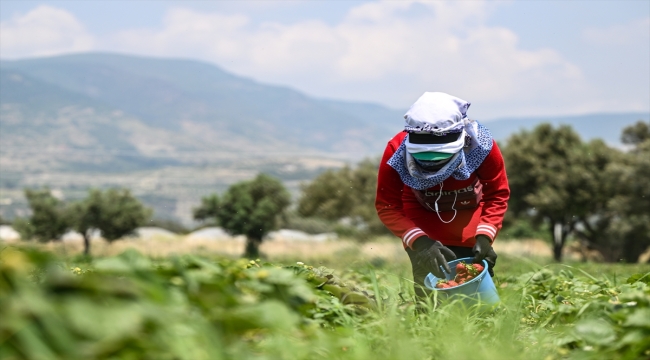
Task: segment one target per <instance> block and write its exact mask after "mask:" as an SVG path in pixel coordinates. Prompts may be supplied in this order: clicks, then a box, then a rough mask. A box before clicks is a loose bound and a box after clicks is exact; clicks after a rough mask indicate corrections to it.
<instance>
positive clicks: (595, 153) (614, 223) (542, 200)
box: [503, 124, 650, 262]
mask: <svg viewBox="0 0 650 360" xmlns="http://www.w3.org/2000/svg"><path fill="white" fill-rule="evenodd" d="M639 129H640V130H639ZM644 129H645V128H644V126H637V127H634V128H630V129H628V130H626V131H627V132H626V134H627V135H625V136H624V138H629V140H628V141H630V142H634V141H636V140H635V139H643V138H644V136H645V135H643V134H644V131H646V130H647V129H646V130H644ZM634 134H636V135H634ZM503 154H504V158H505V161H506V165H507V168H508V178H509V182H510V188H511V193H512V194H511V199H510V210H511V215H512V216H514V217H516V218H527V217H530V218H531V219H532V220H533V221H534V222H535V223H536V224H537V225H542V224H543V225H545V226H547V228H548V230H549V234H550V235H551V236H550V237H551V238H552V239H553V249H554V256H555V259H556V260H561V258H562V248H563V247H564V244H565V242H566V238H567V236H569V235H574V236H575V237H576V238H577V239H578V240H579V241H580V243H582V244H583V245H582V246H583V247H587V248H592V249H596V250H598V251H599V252H600V253H601V255H602V256H603V258H604V259H605V260H606V261H618V260H619V259H621V258H623V259H625V260H627V261H630V262H635V261H636V259H637V258H638V256H639V255H640V254H641V253H642V252H643V250H644V249H645V248H646V247H647V246H648V245H650V232H649V231H648V227H647V226H645V225H644V224H647V223H648V220H650V219H649V218H648V216H650V207H648V202H647V201H638V199H643V198H644V197H645V196H647V195H650V194H646V193H647V191H648V190H647V187H644V186H642V185H640V184H643V183H647V182H648V181H650V176H649V175H648V174H647V170H645V169H646V167H647V165H648V164H647V163H643V162H644V161H645V162H647V161H648V160H647V158H648V156H647V155H648V154H647V153H646V154H643V155H641V156H638V155H636V153H635V152H632V153H631V154H625V153H622V152H621V151H619V150H617V149H613V148H610V147H608V146H607V145H606V144H605V143H604V142H603V141H601V140H594V141H591V142H589V143H583V142H582V141H581V140H580V138H579V137H578V135H577V134H576V133H575V132H574V131H573V130H572V129H571V128H570V127H568V126H561V127H559V128H557V129H554V128H552V127H551V125H548V124H544V125H540V126H538V127H537V128H535V129H534V130H533V131H532V132H526V131H523V132H521V133H519V134H515V135H513V136H512V137H511V138H510V139H509V141H508V145H507V147H505V148H504V152H503ZM634 156H637V157H638V160H634V159H633V158H632V157H634ZM632 203H634V204H632ZM635 206H636V207H635ZM632 234H633V235H632ZM632 237H634V238H636V239H635V240H632Z"/></svg>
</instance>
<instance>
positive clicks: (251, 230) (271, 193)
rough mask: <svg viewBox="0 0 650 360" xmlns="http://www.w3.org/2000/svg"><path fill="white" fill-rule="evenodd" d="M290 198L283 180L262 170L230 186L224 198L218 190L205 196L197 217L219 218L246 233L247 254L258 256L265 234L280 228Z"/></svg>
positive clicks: (226, 227)
mask: <svg viewBox="0 0 650 360" xmlns="http://www.w3.org/2000/svg"><path fill="white" fill-rule="evenodd" d="M290 202H291V196H290V195H289V192H288V191H287V190H286V189H285V188H284V186H283V185H282V183H281V182H280V181H279V180H277V179H274V178H272V177H270V176H268V175H265V174H260V175H258V176H257V177H256V178H255V179H253V180H251V181H242V182H239V183H236V184H234V185H232V186H230V187H229V188H228V190H227V191H226V192H225V193H224V194H223V197H221V199H219V197H218V196H217V195H216V194H213V195H210V196H208V197H205V198H203V199H202V200H201V206H199V207H198V208H196V209H195V210H194V218H195V219H197V220H206V219H210V218H215V220H216V221H217V222H218V223H219V224H220V225H221V226H222V227H223V228H224V230H226V231H228V232H229V233H230V234H232V235H245V236H246V249H245V253H244V255H245V256H247V257H249V258H257V257H259V246H260V244H261V243H262V240H263V239H264V236H265V235H266V234H268V233H269V232H270V231H272V230H275V229H277V226H278V223H279V219H280V217H281V216H282V215H283V214H284V212H285V211H286V209H287V207H288V206H289V204H290Z"/></svg>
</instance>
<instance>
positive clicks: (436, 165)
mask: <svg viewBox="0 0 650 360" xmlns="http://www.w3.org/2000/svg"><path fill="white" fill-rule="evenodd" d="M451 158H453V156H452V157H450V158H448V159H444V160H438V161H426V160H418V159H416V158H413V160H415V162H416V163H417V164H418V165H420V167H421V168H422V169H424V170H426V171H437V170H440V169H442V168H443V166H445V164H447V163H448V162H449V160H451Z"/></svg>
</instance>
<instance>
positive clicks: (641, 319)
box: [623, 308, 650, 329]
mask: <svg viewBox="0 0 650 360" xmlns="http://www.w3.org/2000/svg"><path fill="white" fill-rule="evenodd" d="M623 325H624V326H640V327H646V328H649V329H650V309H649V308H643V309H637V310H636V311H634V312H633V313H632V314H630V316H628V318H627V320H626V321H625V323H624V324H623Z"/></svg>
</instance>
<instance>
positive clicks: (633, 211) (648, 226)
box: [592, 121, 650, 262]
mask: <svg viewBox="0 0 650 360" xmlns="http://www.w3.org/2000/svg"><path fill="white" fill-rule="evenodd" d="M621 140H622V141H623V143H624V144H626V145H630V146H632V149H631V150H630V151H629V152H627V153H625V154H624V155H625V156H624V157H622V158H621V159H619V160H618V161H616V162H614V163H613V164H612V166H611V168H610V172H611V174H612V175H611V178H610V179H611V181H610V182H609V185H610V187H611V188H612V191H611V192H612V193H613V195H612V196H611V197H610V199H609V200H608V208H609V209H610V211H611V213H612V214H615V216H613V217H612V219H611V221H610V226H609V228H608V235H609V237H610V238H613V239H616V240H617V241H606V240H607V239H598V240H600V241H595V242H594V243H593V244H592V246H593V247H594V248H596V249H597V250H598V251H599V252H600V253H602V254H603V255H604V256H606V258H607V256H609V259H610V260H619V259H622V260H625V261H626V262H636V261H637V260H638V258H639V255H640V254H641V253H643V251H644V250H645V249H646V248H648V246H650V187H649V186H648V184H650V124H649V123H646V122H643V121H639V122H637V123H636V124H635V125H632V126H629V127H627V128H625V129H624V130H623V134H622V136H621Z"/></svg>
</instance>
